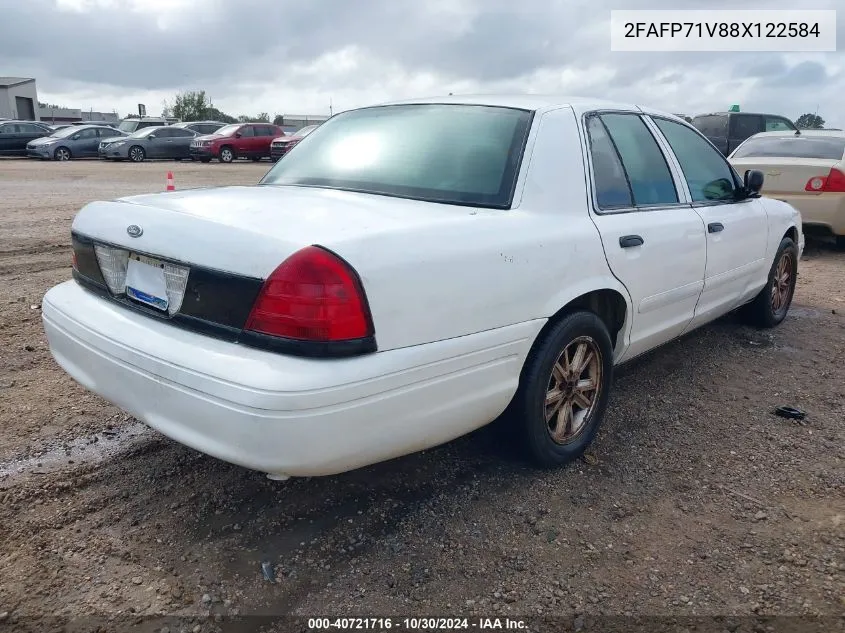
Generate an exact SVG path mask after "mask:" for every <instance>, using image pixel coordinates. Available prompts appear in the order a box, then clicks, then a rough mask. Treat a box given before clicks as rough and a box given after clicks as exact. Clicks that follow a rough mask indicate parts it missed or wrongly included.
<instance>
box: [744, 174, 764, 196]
mask: <svg viewBox="0 0 845 633" xmlns="http://www.w3.org/2000/svg"><path fill="white" fill-rule="evenodd" d="M763 180H764V177H763V172H762V171H760V170H759V169H747V170H746V171H745V175H744V176H743V184H744V185H745V192H746V194H747V195H748V197H749V198H759V197H760V191H761V190H762V189H763Z"/></svg>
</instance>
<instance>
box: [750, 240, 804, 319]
mask: <svg viewBox="0 0 845 633" xmlns="http://www.w3.org/2000/svg"><path fill="white" fill-rule="evenodd" d="M797 279H798V248H797V247H796V246H795V242H793V241H792V238H790V237H785V238H783V239H782V240H781V242H780V246H779V247H778V250H777V254H776V255H775V260H774V262H772V267H771V268H770V269H769V277H768V279H767V281H766V285H765V286H764V287H763V289H762V290H761V291H760V293H759V294H758V295H757V296H756V297H755V298H754V301H752V302H751V303H749V304H748V305H747V306H746V308H745V315H746V317H747V319H748V320H749V321H750V322H751V323H752V324H753V325H756V326H758V327H762V328H771V327H775V326H776V325H780V323H781V322H782V321H783V320H784V319H785V318H786V314H787V313H788V312H789V306H791V305H792V297H793V295H794V294H795V282H796V280H797Z"/></svg>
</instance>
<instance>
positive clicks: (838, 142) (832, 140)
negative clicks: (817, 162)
mask: <svg viewBox="0 0 845 633" xmlns="http://www.w3.org/2000/svg"><path fill="white" fill-rule="evenodd" d="M757 156H759V157H761V158H764V157H777V158H820V159H825V160H842V159H843V156H845V137H838V136H830V137H821V136H789V137H783V136H775V137H768V138H767V137H760V138H752V139H748V140H747V141H746V142H745V143H743V144H742V145H741V146H740V147H739V148H737V150H736V152H735V153H734V155H733V158H753V157H757Z"/></svg>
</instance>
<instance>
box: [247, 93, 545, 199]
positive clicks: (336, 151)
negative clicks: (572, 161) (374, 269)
mask: <svg viewBox="0 0 845 633" xmlns="http://www.w3.org/2000/svg"><path fill="white" fill-rule="evenodd" d="M531 115H532V113H531V112H530V111H528V110H520V109H515V108H504V107H493V106H483V105H447V104H425V105H417V104H414V105H411V104H409V105H395V106H379V107H373V108H364V109H360V110H352V111H349V112H344V113H342V114H338V115H337V116H335V117H333V118H331V119H329V120H328V121H326V122H325V123H323V124H322V125H320V126H319V127H318V128H317V129H316V130H314V131H313V132H312V133H311V134H309V135H308V136H307V138H305V139H303V141H302V142H301V143H299V144H298V145H297V146H296V148H295V149H294V150H292V151H291V152H290V153H289V154H288V155H287V156H285V159H284V160H282V161H279V162H278V163H276V165H275V167H273V168H272V169H271V170H270V171H269V172H268V173H267V175H266V176H264V178H263V179H262V180H261V184H268V185H298V186H310V187H326V188H332V189H343V190H347V191H359V192H363V193H374V194H381V195H388V196H396V197H402V198H412V199H415V200H425V201H428V202H441V203H448V204H462V205H472V206H481V207H492V208H507V207H509V206H510V204H511V201H512V199H513V191H514V186H515V183H516V175H517V172H518V170H519V165H520V162H521V159H522V153H523V150H524V147H525V140H526V137H527V134H528V128H529V126H530V124H531Z"/></svg>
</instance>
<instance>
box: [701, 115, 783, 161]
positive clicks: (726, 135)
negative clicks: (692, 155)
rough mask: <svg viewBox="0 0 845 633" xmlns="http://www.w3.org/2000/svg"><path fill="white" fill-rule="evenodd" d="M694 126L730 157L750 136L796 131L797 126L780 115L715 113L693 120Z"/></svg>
mask: <svg viewBox="0 0 845 633" xmlns="http://www.w3.org/2000/svg"><path fill="white" fill-rule="evenodd" d="M692 124H693V126H694V127H695V128H696V129H698V131H699V132H701V133H702V134H704V136H706V137H707V138H708V140H709V141H710V142H711V143H713V145H715V146H716V147H717V148H718V149H719V151H720V152H722V154H724V155H725V156H728V155H729V154H730V153H731V152H732V151H734V150H735V149H736V148H737V147H738V146H739V144H740V143H742V142H743V141H744V140H745V139H747V138H748V137H749V136H753V135H754V134H757V133H759V132H778V131H788V130H795V129H796V128H795V124H794V123H793V122H792V121H790V120H789V119H787V118H786V117H784V116H780V115H778V114H759V113H756V112H714V113H711V114H699V115H696V116H694V117H693V118H692Z"/></svg>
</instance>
